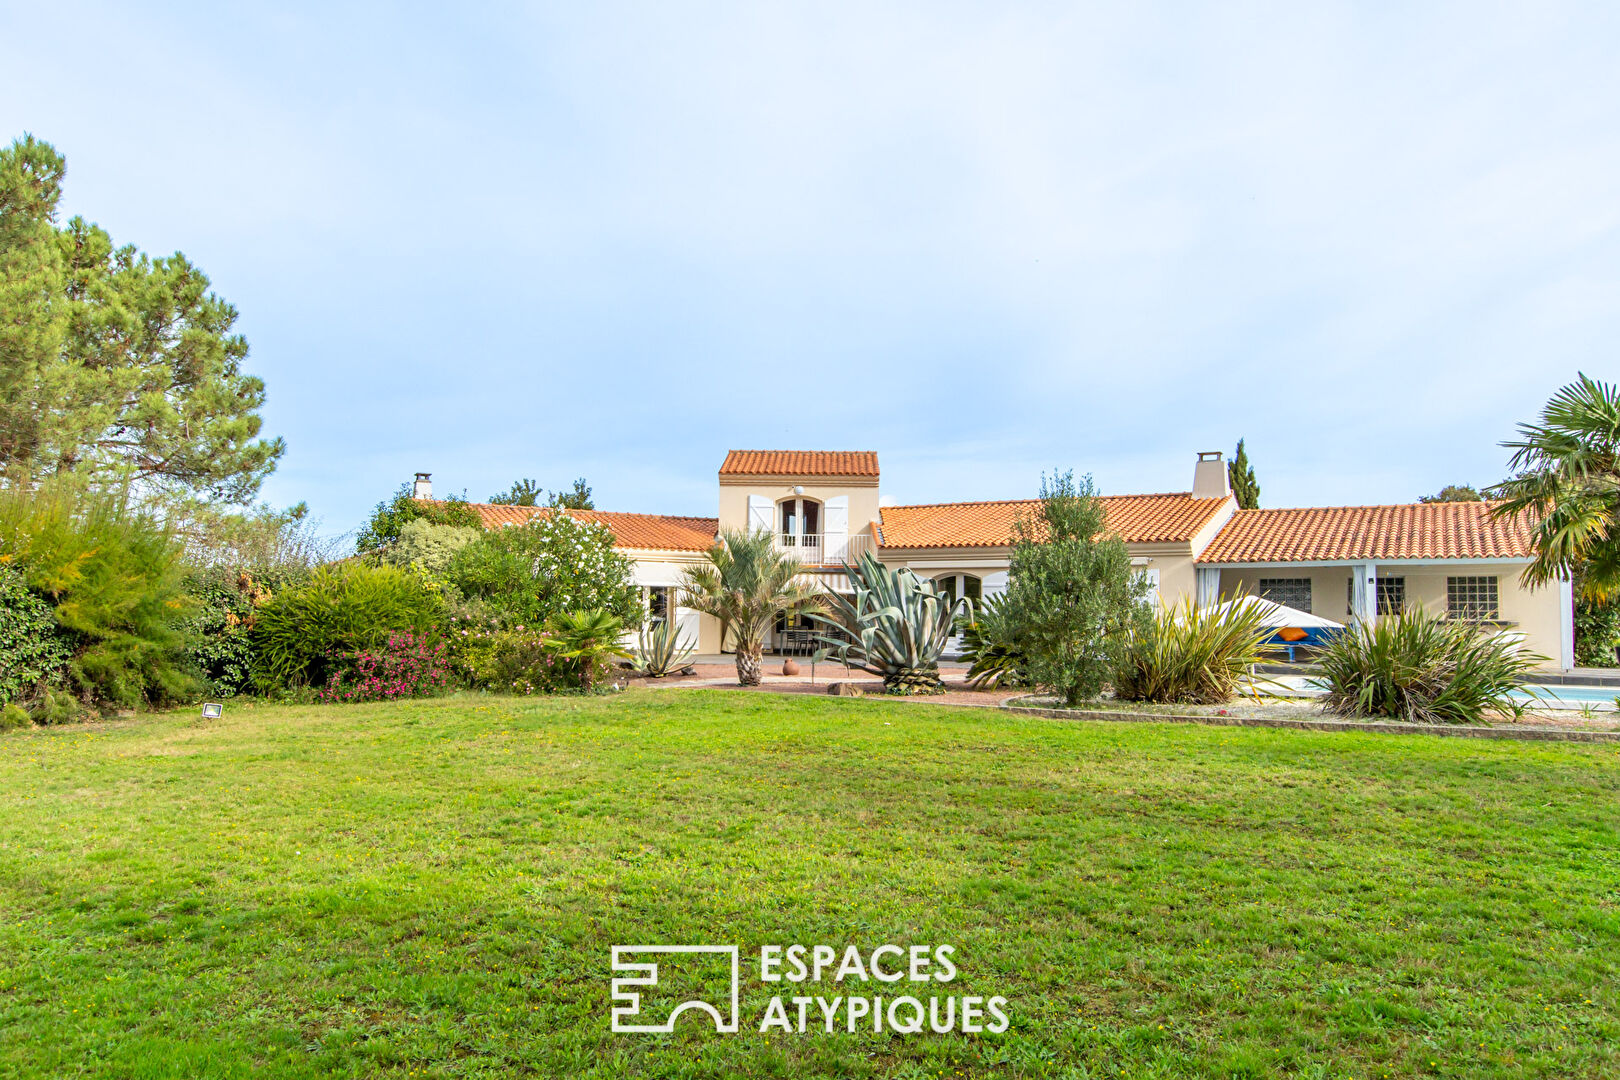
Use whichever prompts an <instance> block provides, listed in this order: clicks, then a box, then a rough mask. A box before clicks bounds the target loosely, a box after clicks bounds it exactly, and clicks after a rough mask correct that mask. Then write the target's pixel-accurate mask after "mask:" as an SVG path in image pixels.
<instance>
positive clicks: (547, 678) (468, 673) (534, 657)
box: [450, 618, 570, 694]
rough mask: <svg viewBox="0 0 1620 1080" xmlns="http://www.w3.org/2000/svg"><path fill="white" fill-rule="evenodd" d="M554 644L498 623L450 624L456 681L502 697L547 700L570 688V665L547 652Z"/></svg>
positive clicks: (545, 637)
mask: <svg viewBox="0 0 1620 1080" xmlns="http://www.w3.org/2000/svg"><path fill="white" fill-rule="evenodd" d="M549 640H550V635H548V634H546V633H545V632H543V631H541V630H539V629H537V628H534V627H523V626H516V627H513V628H512V629H510V630H508V629H503V628H502V627H501V626H500V624H499V622H498V620H494V619H489V620H472V619H460V618H457V619H454V620H452V621H451V624H450V645H451V655H452V664H453V667H454V670H455V674H456V677H457V678H458V679H459V680H460V681H461V682H462V683H463V684H464V685H466V686H469V687H472V688H473V689H476V690H491V691H494V692H495V693H500V694H547V693H551V692H553V691H556V690H559V689H562V688H563V687H564V686H565V685H566V684H567V679H568V675H569V673H570V665H569V663H568V662H567V661H566V660H563V659H561V658H560V657H558V656H557V655H556V653H555V652H554V651H553V650H552V649H551V648H549V647H548V646H547V642H548V641H549Z"/></svg>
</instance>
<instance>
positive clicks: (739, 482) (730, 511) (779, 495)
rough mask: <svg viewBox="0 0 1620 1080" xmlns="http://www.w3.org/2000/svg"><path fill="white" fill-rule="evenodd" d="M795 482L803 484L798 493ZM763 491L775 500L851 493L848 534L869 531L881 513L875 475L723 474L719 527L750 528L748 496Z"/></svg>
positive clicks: (765, 495)
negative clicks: (863, 478) (865, 477)
mask: <svg viewBox="0 0 1620 1080" xmlns="http://www.w3.org/2000/svg"><path fill="white" fill-rule="evenodd" d="M795 486H798V487H802V488H804V493H803V494H802V495H795V494H794V492H793V489H794V487H795ZM750 495H761V496H763V497H765V498H767V499H770V500H771V501H772V502H773V503H778V502H781V501H782V500H783V499H815V500H816V501H817V502H822V503H824V502H826V501H827V500H828V499H831V498H833V497H835V496H838V495H847V496H849V534H850V535H851V536H857V535H859V534H861V533H862V532H870V530H871V526H872V522H874V521H876V520H877V517H878V487H877V481H876V479H875V478H874V479H872V480H871V481H869V482H864V483H863V482H861V481H858V480H854V479H851V480H848V481H834V480H825V479H824V480H819V481H813V480H809V479H800V480H793V479H782V478H780V477H756V478H748V477H741V478H737V477H729V476H728V477H722V478H721V480H720V514H719V516H720V528H722V529H747V528H748V496H750ZM777 520H778V521H780V518H778V519H777Z"/></svg>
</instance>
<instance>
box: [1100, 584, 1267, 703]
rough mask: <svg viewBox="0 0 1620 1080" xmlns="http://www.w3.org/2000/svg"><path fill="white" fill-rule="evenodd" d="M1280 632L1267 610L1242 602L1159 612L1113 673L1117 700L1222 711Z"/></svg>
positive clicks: (1186, 605)
mask: <svg viewBox="0 0 1620 1080" xmlns="http://www.w3.org/2000/svg"><path fill="white" fill-rule="evenodd" d="M1274 632H1275V629H1274V628H1273V627H1270V626H1267V625H1265V609H1264V608H1263V607H1261V606H1260V605H1259V604H1251V603H1249V602H1248V598H1247V597H1238V598H1236V599H1234V600H1230V601H1228V602H1227V603H1224V604H1215V605H1207V606H1205V607H1197V606H1195V605H1194V603H1193V602H1192V599H1191V598H1190V597H1189V598H1184V599H1183V600H1182V602H1181V603H1179V604H1175V605H1173V606H1170V607H1166V608H1162V609H1160V610H1159V611H1156V612H1154V615H1153V619H1152V621H1151V622H1150V623H1149V624H1148V625H1147V626H1146V627H1145V628H1144V629H1142V630H1141V631H1140V632H1138V633H1137V634H1136V635H1135V636H1133V637H1132V638H1131V643H1130V645H1129V647H1128V648H1127V649H1126V651H1125V657H1124V659H1123V661H1122V662H1121V663H1120V665H1119V668H1118V670H1117V671H1116V672H1115V673H1114V696H1115V697H1118V698H1120V699H1122V700H1125V701H1155V702H1167V703H1175V704H1189V705H1222V704H1225V703H1226V702H1228V701H1231V700H1232V698H1233V697H1234V696H1235V695H1236V694H1237V690H1238V686H1239V685H1240V684H1241V683H1242V681H1243V679H1244V678H1245V677H1247V676H1248V674H1249V671H1250V669H1251V668H1252V667H1253V666H1254V665H1255V664H1257V663H1259V662H1260V661H1262V660H1264V659H1265V658H1266V656H1267V655H1268V653H1269V652H1270V651H1271V650H1269V649H1268V648H1267V647H1266V642H1267V641H1269V640H1270V639H1271V636H1272V634H1273V633H1274Z"/></svg>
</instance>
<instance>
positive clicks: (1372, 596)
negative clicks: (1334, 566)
mask: <svg viewBox="0 0 1620 1080" xmlns="http://www.w3.org/2000/svg"><path fill="white" fill-rule="evenodd" d="M1350 617H1351V618H1352V619H1360V620H1361V621H1362V622H1372V621H1373V620H1374V619H1376V618H1377V617H1378V566H1377V564H1375V563H1370V562H1365V563H1352V564H1351V566H1350Z"/></svg>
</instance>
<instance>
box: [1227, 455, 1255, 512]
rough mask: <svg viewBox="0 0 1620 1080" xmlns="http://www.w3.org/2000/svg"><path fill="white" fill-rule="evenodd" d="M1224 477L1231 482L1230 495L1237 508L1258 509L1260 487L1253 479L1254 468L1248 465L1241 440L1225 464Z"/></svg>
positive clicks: (1247, 456) (1247, 458)
mask: <svg viewBox="0 0 1620 1080" xmlns="http://www.w3.org/2000/svg"><path fill="white" fill-rule="evenodd" d="M1226 476H1227V479H1229V480H1230V481H1231V482H1232V494H1233V496H1235V497H1236V498H1237V503H1238V506H1240V507H1242V508H1243V509H1244V510H1257V509H1259V507H1260V485H1259V483H1257V482H1256V481H1255V479H1254V466H1253V465H1251V464H1249V452H1248V451H1247V450H1245V449H1244V448H1243V440H1242V439H1239V440H1238V444H1237V449H1236V450H1235V451H1233V452H1232V460H1231V461H1229V462H1227V463H1226Z"/></svg>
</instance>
